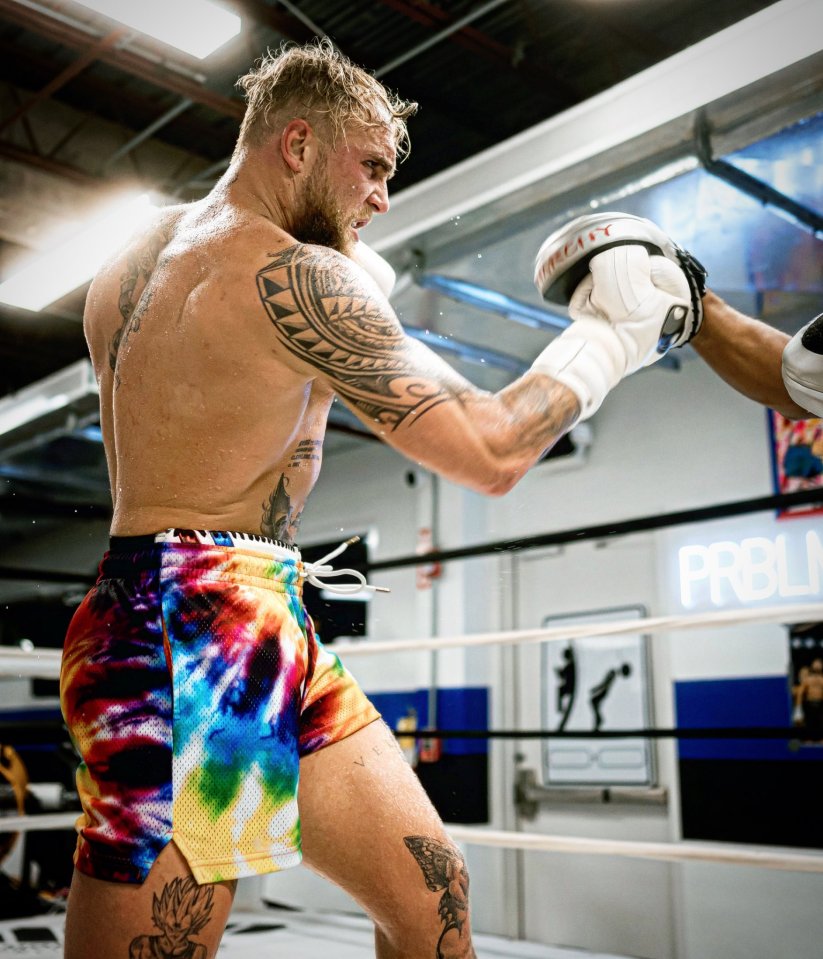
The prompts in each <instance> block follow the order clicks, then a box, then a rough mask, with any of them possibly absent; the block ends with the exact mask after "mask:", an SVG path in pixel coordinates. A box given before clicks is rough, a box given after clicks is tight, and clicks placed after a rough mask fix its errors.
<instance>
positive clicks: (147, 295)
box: [109, 223, 173, 372]
mask: <svg viewBox="0 0 823 959" xmlns="http://www.w3.org/2000/svg"><path fill="white" fill-rule="evenodd" d="M172 232H173V226H172V224H171V223H164V224H162V225H161V226H159V227H157V228H156V229H155V230H154V231H153V232H152V233H151V234H150V235H149V236H148V238H147V239H146V241H145V242H144V243H143V244H142V245H141V246H139V247H138V248H137V249H133V250H130V251H129V253H128V255H127V257H126V271H125V273H123V275H122V276H121V277H120V299H119V302H118V307H119V309H120V316H121V318H122V322H121V324H120V326H119V328H118V330H117V332H116V333H115V334H114V336H113V337H112V340H111V343H110V344H109V366H110V367H111V369H112V372H115V368H116V366H117V357H118V354H119V353H120V348H121V346H125V343H126V341H127V340H128V337H129V334H130V333H136V332H137V331H138V330H139V329H140V320H141V318H142V316H143V314H144V313H145V311H146V309H147V307H148V306H149V303H150V302H151V297H152V291H151V289H148V288H146V287H144V289H143V292H142V294H141V295H139V296H138V297H137V299H136V300H135V298H134V293H135V290H136V289H137V285H138V283H140V281H141V280H142V281H143V282H144V284H148V281H149V280H150V278H151V275H152V273H153V272H154V268H155V267H156V266H157V261H158V259H159V258H160V254H161V253H162V252H163V249H164V248H165V247H166V246H167V245H168V243H169V241H170V240H171V237H172Z"/></svg>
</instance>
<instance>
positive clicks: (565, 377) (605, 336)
mask: <svg viewBox="0 0 823 959" xmlns="http://www.w3.org/2000/svg"><path fill="white" fill-rule="evenodd" d="M583 282H584V283H585V282H586V281H585V280H584V281H583ZM581 286H582V284H581ZM628 363H629V359H628V356H627V354H626V337H625V336H624V337H621V336H618V334H617V331H616V329H615V327H614V326H612V324H611V323H609V322H608V321H607V320H604V319H602V318H599V317H596V316H588V317H581V318H580V319H579V320H577V322H575V323H572V325H571V326H569V327H567V328H566V329H565V330H563V332H562V333H561V334H560V335H559V336H556V337H555V338H554V339H553V340H552V341H551V343H549V345H548V346H547V347H546V349H545V350H543V352H542V353H541V354H540V356H538V357H537V359H536V360H535V361H534V363H533V364H532V370H534V371H535V372H536V373H545V374H546V375H547V376H550V377H551V378H552V379H554V380H557V382H558V383H562V384H563V385H564V386H565V387H567V388H568V389H570V390H571V391H572V393H574V395H575V396H576V397H577V400H578V402H579V404H580V420H581V421H582V420H587V419H588V418H589V417H590V416H592V414H594V413H596V412H597V410H598V409H599V408H600V405H601V404H602V402H603V400H604V399H605V398H606V396H607V395H608V393H609V392H610V390H612V389H613V388H614V387H615V386H617V384H618V383H619V382H620V381H621V380H622V379H623V377H624V376H626V374H627V373H628Z"/></svg>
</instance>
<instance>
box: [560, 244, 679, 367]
mask: <svg viewBox="0 0 823 959" xmlns="http://www.w3.org/2000/svg"><path fill="white" fill-rule="evenodd" d="M589 270H590V274H589V276H587V277H585V278H584V279H583V280H582V282H581V283H579V284H578V286H577V289H576V290H575V291H574V293H573V294H572V298H571V301H570V303H569V315H570V316H571V318H572V319H573V320H575V321H579V320H580V319H583V318H591V317H597V318H599V319H605V320H608V321H609V323H611V324H612V325H613V326H614V328H615V332H616V333H617V335H618V337H619V338H620V340H621V342H622V343H623V346H624V349H625V352H626V364H627V365H626V374H629V373H634V372H635V371H636V370H639V369H641V367H644V366H649V365H651V364H652V363H654V362H655V361H656V360H659V359H660V357H661V356H663V355H664V354H665V353H666V352H667V350H668V349H669V347H670V346H671V345H672V337H676V336H677V335H678V333H679V331H682V330H683V327H684V323H685V320H686V317H687V316H688V314H689V310H690V308H691V299H690V290H689V283H688V280H687V279H686V277H685V275H684V274H683V271H682V270H681V269H680V267H679V266H677V265H676V264H675V263H673V262H672V261H671V260H670V259H667V258H666V257H664V256H658V255H651V254H650V253H649V252H648V250H647V249H646V248H645V247H643V246H640V245H639V244H634V243H629V244H625V245H623V246H615V247H611V248H610V249H608V250H604V251H603V252H602V253H598V254H596V255H595V256H593V257H592V258H591V259H590V261H589Z"/></svg>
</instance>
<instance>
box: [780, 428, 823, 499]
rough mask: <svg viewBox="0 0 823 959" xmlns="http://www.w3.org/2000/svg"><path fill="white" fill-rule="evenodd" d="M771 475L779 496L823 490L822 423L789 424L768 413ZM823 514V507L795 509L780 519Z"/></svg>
mask: <svg viewBox="0 0 823 959" xmlns="http://www.w3.org/2000/svg"><path fill="white" fill-rule="evenodd" d="M768 415H769V430H770V433H771V449H772V474H773V477H774V490H775V492H776V493H796V492H799V491H800V490H808V489H819V488H821V487H823V419H808V420H790V419H787V418H786V417H785V416H783V415H782V414H781V413H777V412H775V411H774V410H769V414H768ZM820 512H823V507H820V506H795V507H792V508H791V509H787V510H781V511H779V512H778V517H785V516H794V515H796V514H798V513H802V514H803V515H804V516H808V515H809V514H810V513H820Z"/></svg>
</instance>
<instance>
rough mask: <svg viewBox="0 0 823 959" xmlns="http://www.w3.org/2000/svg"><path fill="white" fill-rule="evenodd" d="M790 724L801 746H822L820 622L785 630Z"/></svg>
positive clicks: (822, 630)
mask: <svg viewBox="0 0 823 959" xmlns="http://www.w3.org/2000/svg"><path fill="white" fill-rule="evenodd" d="M789 652H790V655H791V684H790V685H791V697H792V725H794V726H795V727H797V730H798V732H799V733H800V734H801V736H802V742H803V745H804V746H821V747H823V623H801V624H797V625H795V626H792V627H791V629H790V630H789Z"/></svg>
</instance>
